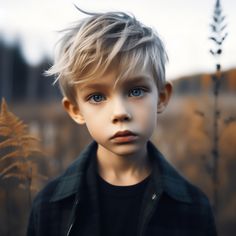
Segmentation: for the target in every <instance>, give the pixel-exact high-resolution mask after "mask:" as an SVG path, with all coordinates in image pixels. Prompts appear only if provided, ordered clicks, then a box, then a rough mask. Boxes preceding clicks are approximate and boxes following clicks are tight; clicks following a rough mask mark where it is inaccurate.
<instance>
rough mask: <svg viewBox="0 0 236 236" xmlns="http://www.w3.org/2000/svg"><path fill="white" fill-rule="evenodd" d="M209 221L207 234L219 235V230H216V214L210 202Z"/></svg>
mask: <svg viewBox="0 0 236 236" xmlns="http://www.w3.org/2000/svg"><path fill="white" fill-rule="evenodd" d="M208 212H209V214H208V223H207V234H206V235H207V236H217V230H216V224H215V219H214V215H213V212H212V209H211V206H210V204H209V210H208Z"/></svg>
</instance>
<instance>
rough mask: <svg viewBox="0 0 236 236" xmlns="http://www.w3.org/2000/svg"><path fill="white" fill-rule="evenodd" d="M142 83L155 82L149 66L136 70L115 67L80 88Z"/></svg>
mask: <svg viewBox="0 0 236 236" xmlns="http://www.w3.org/2000/svg"><path fill="white" fill-rule="evenodd" d="M140 83H148V84H149V83H150V84H154V78H153V74H152V71H151V69H150V68H149V67H144V68H142V67H139V68H136V69H135V70H130V71H129V73H127V71H120V70H119V69H117V68H115V67H113V68H112V69H110V70H109V71H107V72H105V73H103V74H100V75H98V76H96V77H94V78H92V79H91V80H89V81H86V82H84V83H82V84H80V86H79V87H80V89H81V90H83V89H86V88H104V87H113V88H115V87H120V86H126V85H127V86H128V85H130V84H131V85H139V84H140Z"/></svg>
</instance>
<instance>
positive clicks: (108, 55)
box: [47, 6, 167, 84]
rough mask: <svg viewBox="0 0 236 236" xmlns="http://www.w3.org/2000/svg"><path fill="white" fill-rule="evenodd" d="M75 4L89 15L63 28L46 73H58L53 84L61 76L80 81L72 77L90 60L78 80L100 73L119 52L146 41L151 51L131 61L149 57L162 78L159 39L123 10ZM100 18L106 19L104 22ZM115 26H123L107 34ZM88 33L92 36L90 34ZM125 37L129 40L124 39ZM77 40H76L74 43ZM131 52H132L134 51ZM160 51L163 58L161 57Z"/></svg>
mask: <svg viewBox="0 0 236 236" xmlns="http://www.w3.org/2000/svg"><path fill="white" fill-rule="evenodd" d="M75 7H76V8H77V9H78V10H79V11H80V12H82V13H84V14H87V15H90V17H89V18H86V19H84V20H82V21H81V22H80V24H78V23H77V24H76V26H74V27H72V28H69V29H66V30H65V32H66V34H65V35H64V36H63V37H62V39H61V43H62V45H63V47H61V49H60V51H59V54H58V56H57V58H56V63H55V66H53V67H52V68H51V69H49V70H48V72H47V74H48V75H53V74H57V75H58V76H57V78H56V80H55V81H54V84H55V83H56V82H57V81H58V80H60V79H62V80H63V77H70V78H74V79H72V80H71V81H72V84H76V83H80V81H79V80H78V79H77V80H76V78H75V76H76V77H77V78H79V74H80V73H83V71H84V70H85V69H86V68H88V66H89V65H93V63H94V67H93V69H92V70H91V71H90V73H87V75H86V77H84V78H83V80H82V81H83V82H85V81H87V80H90V79H91V78H95V76H93V75H95V74H96V73H97V71H98V70H100V71H101V68H102V72H105V71H106V70H107V68H108V66H109V65H110V64H111V62H112V61H113V59H114V58H115V57H116V56H117V54H118V53H119V52H128V51H132V49H134V48H137V47H139V46H140V45H142V44H148V43H150V47H151V48H152V50H150V51H149V52H144V53H145V54H146V55H141V54H140V53H139V55H138V58H136V60H135V61H136V63H138V62H139V61H140V60H141V57H142V56H145V57H147V56H149V57H150V59H151V61H152V62H153V64H156V65H157V66H158V67H159V69H158V71H157V74H158V75H157V76H158V77H159V79H161V80H163V79H164V77H165V71H163V69H162V68H164V66H165V65H164V64H165V62H166V60H167V55H166V53H165V49H164V47H163V45H162V42H161V41H160V39H159V38H158V37H157V34H156V33H154V32H153V30H152V29H151V28H148V27H146V26H143V25H141V23H140V22H138V21H137V20H136V19H135V17H134V16H129V15H128V14H126V13H123V12H111V13H109V12H108V13H105V14H104V13H91V12H86V11H84V10H82V9H80V8H79V7H78V6H75ZM104 19H105V20H106V25H105V23H104ZM108 19H109V20H110V22H109V24H108V23H107V20H108ZM117 20H118V21H117ZM119 26H120V27H121V26H123V30H118V31H117V32H116V31H115V32H111V33H109V31H111V30H114V28H115V27H119ZM134 26H136V27H134ZM137 26H138V27H137ZM98 29H99V30H98ZM137 29H138V30H137ZM75 30H76V31H77V33H76V34H75V33H74V32H75ZM91 35H93V37H90V36H91ZM138 35H139V36H140V35H141V37H137V36H138ZM132 36H133V37H132ZM129 37H130V39H129V40H127V39H128V38H129ZM98 39H101V40H98ZM115 39H117V41H115V43H113V44H112V45H106V46H105V47H104V42H106V41H107V42H109V40H110V41H112V40H113V42H114V40H115ZM153 41H155V44H158V48H159V50H161V51H162V52H160V51H159V50H157V48H156V47H155V46H153V45H152V42H153ZM77 42H80V43H79V44H78V43H77ZM111 46H112V47H111ZM137 51H139V50H137ZM91 52H93V53H92V54H94V55H93V56H91ZM94 52H95V53H94ZM89 53H90V54H89ZM132 53H133V54H135V50H134V51H133V52H132ZM132 53H131V54H132ZM147 54H148V55H147ZM163 54H164V58H161V57H163V56H161V55H163ZM75 55H76V56H75ZM88 55H89V56H90V57H88ZM144 64H146V59H145V63H143V66H144ZM78 65H80V66H78ZM78 69H79V71H78ZM127 73H128V72H127Z"/></svg>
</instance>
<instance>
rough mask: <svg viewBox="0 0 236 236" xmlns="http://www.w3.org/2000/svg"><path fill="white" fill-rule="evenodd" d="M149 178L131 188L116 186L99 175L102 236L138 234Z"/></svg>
mask: <svg viewBox="0 0 236 236" xmlns="http://www.w3.org/2000/svg"><path fill="white" fill-rule="evenodd" d="M148 180H149V177H147V178H146V179H144V180H143V181H142V182H140V183H138V184H135V185H130V186H114V185H111V184H109V183H107V182H106V181H104V180H103V179H102V178H101V177H100V176H99V175H98V193H99V201H100V202H99V207H100V214H101V215H100V216H101V217H100V223H101V235H102V236H120V235H122V236H131V235H136V234H137V226H138V221H139V213H140V208H141V203H142V199H143V194H144V191H145V188H146V186H147V183H148Z"/></svg>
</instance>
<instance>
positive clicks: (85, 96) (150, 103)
mask: <svg viewBox="0 0 236 236" xmlns="http://www.w3.org/2000/svg"><path fill="white" fill-rule="evenodd" d="M116 78H117V71H116V70H115V69H113V70H111V71H110V72H108V73H106V74H105V75H103V76H102V77H101V78H98V79H96V80H92V81H89V82H85V83H83V84H81V85H79V86H78V87H77V88H76V90H77V91H78V92H77V105H76V106H74V105H73V104H72V103H71V102H70V101H69V100H68V99H67V98H64V99H63V104H64V107H65V108H66V110H67V111H68V113H69V114H70V116H71V117H72V118H73V119H74V120H75V121H76V122H77V123H79V124H86V126H87V128H88V130H89V133H90V135H91V136H92V138H93V139H94V140H95V141H96V142H97V143H98V145H99V146H98V148H100V149H102V150H103V151H105V152H111V153H113V154H116V155H119V156H125V155H132V154H135V153H139V152H140V151H144V150H145V149H146V143H147V141H148V140H149V139H150V137H151V135H152V133H153V131H154V129H155V126H156V121H157V114H158V113H160V112H162V111H163V110H164V108H165V106H166V105H167V103H168V100H169V97H170V94H171V85H170V84H169V83H167V85H166V86H165V89H164V90H163V92H162V93H160V91H158V90H157V86H156V84H155V81H154V78H153V75H152V73H151V70H150V69H149V68H146V69H142V70H141V69H140V71H136V73H135V74H132V75H131V76H129V78H126V79H122V80H120V81H119V82H118V83H117V84H116V86H114V85H115V82H116ZM159 93H160V96H159V95H158V94H159Z"/></svg>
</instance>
